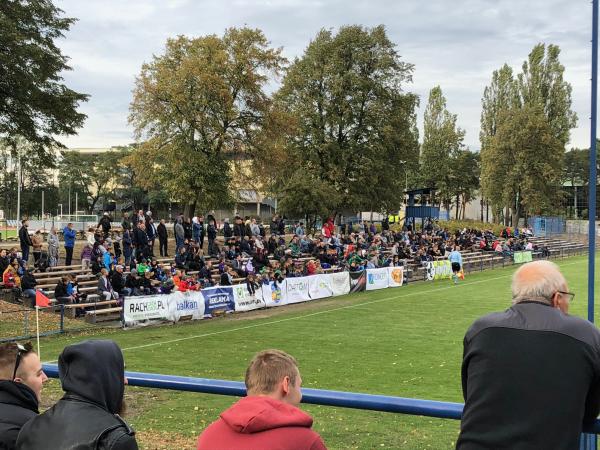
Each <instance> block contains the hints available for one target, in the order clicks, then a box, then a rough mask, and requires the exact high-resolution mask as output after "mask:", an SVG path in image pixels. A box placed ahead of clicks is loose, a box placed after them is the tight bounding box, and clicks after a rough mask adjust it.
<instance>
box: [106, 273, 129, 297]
mask: <svg viewBox="0 0 600 450" xmlns="http://www.w3.org/2000/svg"><path fill="white" fill-rule="evenodd" d="M110 283H111V284H112V287H113V289H114V290H115V292H116V293H117V294H119V297H128V296H129V295H131V289H130V288H128V287H127V286H125V275H123V266H121V265H117V266H116V267H115V271H114V272H113V273H112V275H111V277H110Z"/></svg>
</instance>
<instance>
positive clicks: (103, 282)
mask: <svg viewBox="0 0 600 450" xmlns="http://www.w3.org/2000/svg"><path fill="white" fill-rule="evenodd" d="M98 294H100V296H101V297H104V300H112V299H116V298H117V297H118V294H117V293H116V292H115V290H114V289H113V287H112V284H111V283H110V280H109V279H108V270H106V268H103V269H102V270H101V271H100V278H99V279H98Z"/></svg>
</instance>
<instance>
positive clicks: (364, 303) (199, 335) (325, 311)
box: [44, 262, 580, 364]
mask: <svg viewBox="0 0 600 450" xmlns="http://www.w3.org/2000/svg"><path fill="white" fill-rule="evenodd" d="M579 263H580V262H571V263H565V264H561V266H571V265H573V264H579ZM510 276H512V274H508V275H501V276H498V277H494V278H486V279H485V280H478V281H472V282H470V283H460V284H457V285H451V286H444V287H440V288H436V289H428V290H426V291H420V290H419V291H414V292H410V293H408V294H403V295H395V296H392V297H384V298H380V299H377V300H371V301H368V302H361V303H356V304H354V305H346V306H340V307H338V308H331V309H326V310H323V311H317V312H314V313H310V314H304V315H303V316H295V317H288V318H285V319H279V320H272V321H270V322H262V323H255V324H253V325H247V326H245V327H238V328H230V329H228V330H221V331H214V332H212V333H204V334H197V335H194V336H186V337H182V338H178V339H170V340H167V341H161V342H152V343H150V344H143V345H136V346H133V347H126V348H123V349H121V350H122V351H124V352H125V351H129V350H139V349H141V348H149V347H155V346H157V345H165V344H174V343H176V342H182V341H189V340H190V339H200V338H204V337H210V336H217V335H219V334H226V333H233V332H235V331H244V330H248V329H251V328H258V327H264V326H267V325H274V324H278V323H282V322H289V321H292V320H298V319H306V318H307V317H314V316H318V315H321V314H327V313H330V312H335V311H341V310H344V309H352V308H360V307H362V306H365V305H373V304H376V303H381V302H386V301H389V300H395V299H398V298H405V297H411V296H414V295H423V294H428V293H430V292H439V291H446V290H448V289H456V288H460V287H465V286H472V285H474V284H480V283H486V282H488V281H493V280H501V279H502V278H508V277H510ZM55 362H57V361H47V362H45V363H44V364H53V363H55Z"/></svg>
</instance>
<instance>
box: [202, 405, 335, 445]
mask: <svg viewBox="0 0 600 450" xmlns="http://www.w3.org/2000/svg"><path fill="white" fill-rule="evenodd" d="M312 423H313V420H312V418H311V417H310V416H309V415H308V414H306V413H305V412H303V411H301V410H300V409H298V408H296V407H295V406H292V405H288V404H287V403H283V402H280V401H278V400H275V399H273V398H270V397H261V396H251V397H244V398H242V399H241V400H240V401H239V402H237V403H236V404H234V405H233V406H232V407H231V408H229V409H228V410H226V411H225V412H223V413H222V414H221V417H220V418H219V419H218V420H217V421H216V422H213V423H212V424H210V425H209V426H208V428H207V429H206V430H204V432H203V433H202V434H201V435H200V437H199V438H198V450H327V447H325V444H324V443H323V441H322V440H321V437H320V436H319V434H318V433H316V432H315V431H313V430H311V428H310V427H311V426H312Z"/></svg>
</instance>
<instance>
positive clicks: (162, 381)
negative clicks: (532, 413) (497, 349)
mask: <svg viewBox="0 0 600 450" xmlns="http://www.w3.org/2000/svg"><path fill="white" fill-rule="evenodd" d="M43 368H44V372H46V375H48V376H49V377H52V378H58V367H57V366H56V365H50V364H44V365H43ZM125 376H126V377H127V380H128V382H129V386H138V387H146V388H158V389H170V390H176V391H186V392H201V393H204V394H218V395H232V396H236V397H244V396H245V395H246V387H245V385H244V383H242V382H239V381H227V380H213V379H210V378H193V377H180V376H175V375H159V374H153V373H143V372H125ZM302 403H309V404H313V405H325V406H337V407H341V408H354V409H365V410H370V411H383V412H391V413H401V414H411V415H415V416H426V417H436V418H439V419H458V420H460V418H461V415H462V410H463V404H462V403H453V402H440V401H435V400H420V399H414V398H404V397H391V396H388V395H372V394H359V393H354V392H343V391H328V390H324V389H309V388H302ZM585 431H586V432H588V433H596V434H598V433H600V420H596V422H595V423H594V425H593V426H591V427H589V428H586V430H585ZM595 438H596V436H595V434H590V435H582V439H581V446H580V450H592V449H596V444H595Z"/></svg>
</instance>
